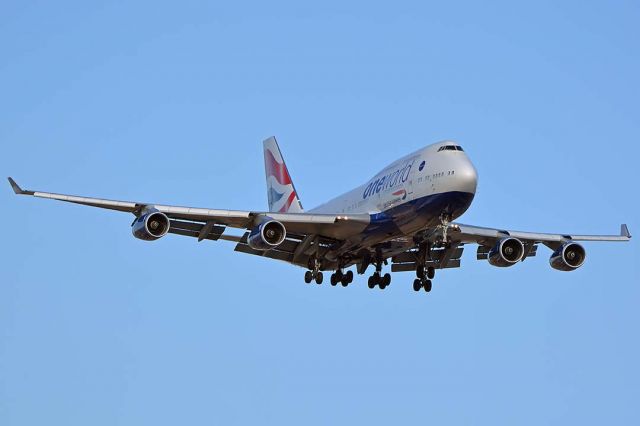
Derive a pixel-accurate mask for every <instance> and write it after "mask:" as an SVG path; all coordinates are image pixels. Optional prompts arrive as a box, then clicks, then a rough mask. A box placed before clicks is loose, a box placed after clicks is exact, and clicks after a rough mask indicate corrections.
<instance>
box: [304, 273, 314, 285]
mask: <svg viewBox="0 0 640 426" xmlns="http://www.w3.org/2000/svg"><path fill="white" fill-rule="evenodd" d="M311 281H313V274H312V273H311V271H307V272H305V273H304V282H305V283H307V284H309V283H310V282H311Z"/></svg>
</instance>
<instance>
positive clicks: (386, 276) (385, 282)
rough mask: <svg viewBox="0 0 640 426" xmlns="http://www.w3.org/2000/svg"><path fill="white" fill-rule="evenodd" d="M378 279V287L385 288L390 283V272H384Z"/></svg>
mask: <svg viewBox="0 0 640 426" xmlns="http://www.w3.org/2000/svg"><path fill="white" fill-rule="evenodd" d="M379 281H380V288H381V289H384V288H386V287H387V286H388V285H389V284H391V274H384V276H382V277H381V278H380V280H379Z"/></svg>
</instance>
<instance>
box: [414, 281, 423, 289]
mask: <svg viewBox="0 0 640 426" xmlns="http://www.w3.org/2000/svg"><path fill="white" fill-rule="evenodd" d="M421 288H422V281H420V280H419V279H418V278H416V279H415V280H413V291H420V289H421Z"/></svg>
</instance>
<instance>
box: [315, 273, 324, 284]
mask: <svg viewBox="0 0 640 426" xmlns="http://www.w3.org/2000/svg"><path fill="white" fill-rule="evenodd" d="M323 278H324V277H323V275H322V272H318V273H317V274H316V284H318V285H320V284H322V280H323Z"/></svg>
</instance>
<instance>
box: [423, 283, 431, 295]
mask: <svg viewBox="0 0 640 426" xmlns="http://www.w3.org/2000/svg"><path fill="white" fill-rule="evenodd" d="M424 291H426V292H427V293H429V292H430V291H431V280H426V281H425V282H424Z"/></svg>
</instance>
